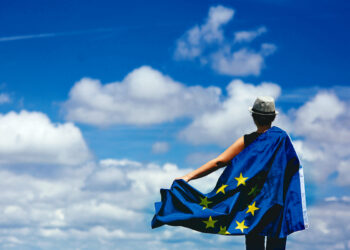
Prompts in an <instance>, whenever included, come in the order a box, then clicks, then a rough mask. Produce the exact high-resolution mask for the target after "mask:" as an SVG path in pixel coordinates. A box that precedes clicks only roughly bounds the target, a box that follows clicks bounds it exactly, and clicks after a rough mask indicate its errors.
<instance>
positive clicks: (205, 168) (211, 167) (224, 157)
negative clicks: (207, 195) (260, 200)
mask: <svg viewBox="0 0 350 250" xmlns="http://www.w3.org/2000/svg"><path fill="white" fill-rule="evenodd" d="M243 148H244V139H243V136H242V137H240V138H239V139H238V140H237V141H235V142H234V143H233V144H232V145H231V146H230V147H228V148H227V149H226V150H225V151H224V152H223V153H222V154H220V155H219V156H218V157H216V158H215V159H212V160H210V161H208V162H207V163H205V164H204V165H202V166H201V167H199V168H197V169H196V170H193V171H192V172H191V173H188V174H186V175H184V176H182V177H178V178H176V179H183V180H185V181H190V180H193V179H197V178H200V177H203V176H206V175H208V174H210V173H211V172H214V171H215V170H217V169H219V168H221V167H224V166H226V165H227V164H228V162H229V161H230V160H232V159H233V157H235V156H236V155H238V154H239V153H240V152H241V151H242V150H243Z"/></svg>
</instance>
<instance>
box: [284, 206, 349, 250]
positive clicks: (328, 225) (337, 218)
mask: <svg viewBox="0 0 350 250" xmlns="http://www.w3.org/2000/svg"><path fill="white" fill-rule="evenodd" d="M349 209H350V203H349V202H348V201H338V200H337V199H336V200H335V201H328V202H323V203H319V204H317V205H315V206H312V207H310V208H309V209H308V215H309V219H310V227H309V229H308V230H306V231H302V232H298V233H295V234H292V235H291V236H290V237H289V240H288V242H287V247H290V248H292V249H348V248H349V246H350V240H349V235H350V214H349V212H348V211H349ZM310 239H312V242H311V241H310Z"/></svg>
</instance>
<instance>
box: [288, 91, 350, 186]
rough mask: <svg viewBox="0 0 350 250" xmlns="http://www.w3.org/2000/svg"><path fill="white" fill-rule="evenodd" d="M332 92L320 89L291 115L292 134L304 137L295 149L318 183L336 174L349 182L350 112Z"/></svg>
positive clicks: (337, 180) (347, 183)
mask: <svg viewBox="0 0 350 250" xmlns="http://www.w3.org/2000/svg"><path fill="white" fill-rule="evenodd" d="M346 106H347V104H346V102H344V101H342V100H340V99H339V98H338V97H337V96H336V95H335V94H334V93H333V92H327V91H321V92H319V93H317V94H316V95H315V96H314V97H313V98H311V99H310V100H309V101H307V102H306V103H305V104H304V105H302V106H301V107H300V108H299V109H297V110H294V111H293V112H292V114H291V117H292V120H294V123H293V126H292V133H293V134H294V135H296V136H299V137H301V138H302V140H298V141H296V150H297V152H298V153H299V154H300V156H301V159H302V160H304V161H305V164H307V165H309V166H310V168H309V169H310V173H311V174H312V176H313V178H314V179H315V180H316V181H317V182H322V181H324V180H326V179H327V178H328V177H329V176H330V175H332V174H336V183H337V184H339V185H350V170H349V168H348V166H349V164H350V161H349V160H348V159H349V158H350V129H349V128H350V112H349V111H348V110H347V109H346Z"/></svg>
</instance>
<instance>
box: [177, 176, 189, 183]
mask: <svg viewBox="0 0 350 250" xmlns="http://www.w3.org/2000/svg"><path fill="white" fill-rule="evenodd" d="M180 179H183V180H184V181H186V182H189V181H190V177H188V176H187V175H184V176H182V177H177V178H175V180H180Z"/></svg>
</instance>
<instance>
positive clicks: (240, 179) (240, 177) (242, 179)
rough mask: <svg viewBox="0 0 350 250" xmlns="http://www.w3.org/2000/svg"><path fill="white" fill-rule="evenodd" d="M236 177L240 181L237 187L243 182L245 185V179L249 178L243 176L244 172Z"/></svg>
mask: <svg viewBox="0 0 350 250" xmlns="http://www.w3.org/2000/svg"><path fill="white" fill-rule="evenodd" d="M235 179H236V180H237V181H238V183H237V187H238V186H239V185H241V184H243V185H244V186H245V180H246V179H248V177H243V176H242V173H241V174H240V175H239V177H235Z"/></svg>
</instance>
